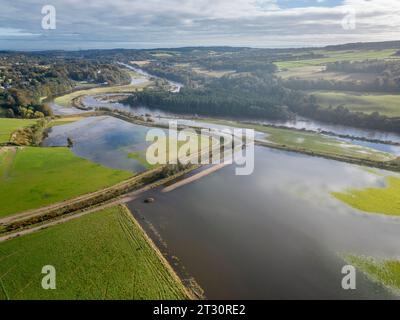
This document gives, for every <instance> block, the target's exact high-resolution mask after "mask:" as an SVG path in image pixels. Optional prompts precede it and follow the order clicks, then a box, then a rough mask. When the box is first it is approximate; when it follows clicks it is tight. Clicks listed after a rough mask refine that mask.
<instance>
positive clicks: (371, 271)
mask: <svg viewBox="0 0 400 320" xmlns="http://www.w3.org/2000/svg"><path fill="white" fill-rule="evenodd" d="M345 260H346V261H347V262H348V263H350V264H352V265H353V266H355V267H356V268H357V269H359V270H360V271H362V272H363V273H365V274H366V275H367V276H368V277H369V278H371V279H372V280H374V281H375V282H378V283H381V284H383V285H385V286H386V287H388V288H390V289H392V290H394V291H396V292H399V290H400V260H378V259H374V258H371V257H364V256H355V255H346V256H345Z"/></svg>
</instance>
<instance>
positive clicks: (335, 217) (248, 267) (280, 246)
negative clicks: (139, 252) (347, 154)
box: [129, 147, 400, 299]
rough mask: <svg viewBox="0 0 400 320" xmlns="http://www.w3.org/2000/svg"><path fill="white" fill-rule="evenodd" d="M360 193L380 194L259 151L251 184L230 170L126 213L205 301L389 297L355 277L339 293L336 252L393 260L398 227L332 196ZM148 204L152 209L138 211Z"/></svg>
mask: <svg viewBox="0 0 400 320" xmlns="http://www.w3.org/2000/svg"><path fill="white" fill-rule="evenodd" d="M299 168H301V170H299ZM365 186H371V187H374V186H375V187H376V186H384V179H383V178H382V176H380V175H376V174H373V173H371V172H367V171H366V170H365V169H363V168H361V167H358V166H353V165H349V164H346V163H340V162H335V161H330V160H326V159H321V158H312V157H308V156H303V155H298V154H293V153H288V152H282V151H274V150H269V149H267V148H262V147H258V148H256V169H255V172H254V174H252V175H251V176H244V177H243V176H242V177H240V176H235V171H234V167H233V166H228V167H226V168H224V169H222V170H220V171H218V172H216V173H214V174H212V175H210V176H207V177H205V178H202V179H200V180H197V181H195V182H193V183H191V184H189V185H186V186H184V187H181V188H178V189H176V190H174V191H171V192H169V193H163V192H161V190H155V191H152V192H150V193H148V194H146V195H144V196H143V197H142V198H140V199H138V200H136V201H133V202H131V203H130V204H129V207H130V209H131V210H132V212H133V213H134V215H135V216H136V217H137V218H138V220H139V221H140V222H141V223H142V225H143V226H144V228H145V229H146V230H147V231H148V232H149V234H150V235H152V237H153V239H154V240H155V242H156V243H157V244H158V245H159V246H160V248H161V250H162V251H164V252H165V253H167V255H168V256H169V258H170V261H171V262H172V263H173V264H174V263H176V261H177V260H179V261H180V265H181V268H185V269H184V270H186V272H187V273H188V274H189V275H190V276H193V277H194V278H195V279H196V280H197V281H198V282H199V284H200V285H201V286H202V287H203V289H204V290H205V294H206V296H207V297H208V298H211V299H295V298H299V299H310V298H313V299H355V298H366V299H371V298H378V299H380V298H387V297H390V296H391V293H389V292H388V291H387V290H386V289H384V288H383V287H381V286H380V285H378V284H375V283H373V282H371V281H370V280H368V279H366V278H365V277H364V276H363V275H362V274H361V273H358V274H357V290H355V291H345V290H343V289H342V288H341V280H342V277H343V275H342V274H341V270H342V267H343V266H344V265H346V263H345V261H343V259H341V258H340V255H341V254H344V253H352V254H358V255H368V256H373V257H395V256H399V255H400V249H399V246H398V243H399V241H400V222H399V220H393V219H386V218H384V217H382V216H378V215H377V216H373V215H366V214H364V213H361V212H358V211H357V210H354V209H352V208H350V207H348V206H346V205H344V204H342V203H341V202H339V201H338V200H336V199H334V198H333V197H332V196H331V195H330V192H332V191H338V190H343V189H346V188H351V187H355V188H360V187H365ZM149 196H151V197H154V198H155V202H154V203H151V204H145V203H144V202H143V199H144V198H146V197H149ZM172 257H175V258H172Z"/></svg>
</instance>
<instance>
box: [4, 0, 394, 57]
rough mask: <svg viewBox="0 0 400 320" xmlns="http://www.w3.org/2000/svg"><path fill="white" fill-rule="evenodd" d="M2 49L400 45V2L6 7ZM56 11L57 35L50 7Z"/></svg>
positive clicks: (278, 0) (36, 0) (216, 0)
mask: <svg viewBox="0 0 400 320" xmlns="http://www.w3.org/2000/svg"><path fill="white" fill-rule="evenodd" d="M0 5H1V6H0V7H1V8H2V9H1V11H0V49H6V50H15V49H16V50H38V49H67V50H74V49H90V48H155V47H180V46H208V45H231V46H252V47H299V46H321V45H326V44H337V43H348V42H359V41H383V40H400V0H85V1H83V0H18V1H11V0H0ZM45 5H51V6H53V7H54V8H55V10H56V17H55V27H56V29H43V26H42V24H43V23H42V22H43V21H42V20H43V18H45V21H44V22H45V25H46V26H48V25H49V20H47V19H46V17H45V16H46V14H42V8H43V6H45Z"/></svg>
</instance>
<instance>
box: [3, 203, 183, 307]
mask: <svg viewBox="0 0 400 320" xmlns="http://www.w3.org/2000/svg"><path fill="white" fill-rule="evenodd" d="M129 215H130V213H129V212H127V210H126V209H125V208H122V207H115V208H111V209H107V210H103V211H100V212H96V213H91V214H88V215H86V216H83V217H80V218H77V219H75V220H71V221H68V222H65V223H64V224H61V225H57V226H53V227H50V228H49V229H45V230H42V231H39V232H36V233H33V234H29V235H25V236H22V237H20V238H16V239H13V240H9V241H6V242H3V243H0V261H1V263H0V285H1V287H0V299H3V300H4V299H12V300H16V299H82V300H86V299H129V300H130V299H135V300H139V299H186V298H187V296H186V293H185V290H184V287H183V285H182V284H181V282H180V281H179V280H178V279H177V278H176V277H175V276H173V275H172V273H171V272H170V271H169V270H168V268H167V267H166V265H165V264H164V263H163V262H162V260H161V259H160V257H159V256H158V254H157V253H156V251H155V250H154V249H153V247H152V246H151V245H150V244H149V242H148V241H147V238H146V236H145V235H144V233H143V232H142V230H141V229H140V228H139V227H138V225H137V224H136V223H135V222H134V221H133V220H132V218H131V217H130V216H129ZM45 265H51V266H54V267H55V269H56V289H55V290H44V289H43V288H42V287H41V281H42V278H43V276H44V275H43V274H41V270H42V267H43V266H45Z"/></svg>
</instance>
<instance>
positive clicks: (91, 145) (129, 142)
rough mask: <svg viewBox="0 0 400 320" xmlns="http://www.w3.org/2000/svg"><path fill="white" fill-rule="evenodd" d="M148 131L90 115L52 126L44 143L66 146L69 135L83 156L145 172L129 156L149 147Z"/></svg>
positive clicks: (112, 165)
mask: <svg viewBox="0 0 400 320" xmlns="http://www.w3.org/2000/svg"><path fill="white" fill-rule="evenodd" d="M148 130H149V128H148V127H144V126H139V125H135V124H132V123H129V122H126V121H122V120H119V119H116V118H113V117H108V116H104V117H89V118H85V119H83V120H80V121H77V122H74V123H70V124H66V125H62V126H56V127H53V128H51V129H50V132H49V133H48V137H47V138H46V139H44V141H43V143H42V145H43V146H45V147H60V146H62V147H64V146H67V138H68V137H69V138H71V139H72V141H73V147H72V148H71V149H72V151H73V152H74V153H75V154H76V155H78V156H80V157H83V158H85V159H88V160H91V161H93V162H96V163H99V164H102V165H105V166H107V167H110V168H115V169H121V170H129V171H133V172H141V171H143V170H145V169H146V168H145V167H144V166H143V165H142V164H140V163H139V162H138V161H136V160H134V159H131V158H129V153H131V152H137V151H142V150H146V148H147V147H148V146H149V143H147V142H146V139H145V137H146V134H147V132H148Z"/></svg>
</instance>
